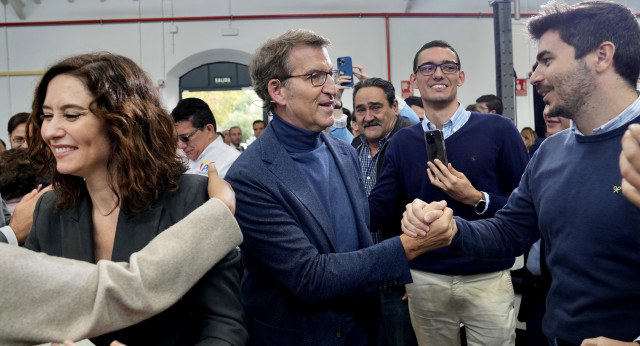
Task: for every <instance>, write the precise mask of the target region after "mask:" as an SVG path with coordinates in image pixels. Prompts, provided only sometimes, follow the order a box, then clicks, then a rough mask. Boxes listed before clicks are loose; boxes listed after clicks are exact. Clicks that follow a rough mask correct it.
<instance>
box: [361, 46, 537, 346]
mask: <svg viewBox="0 0 640 346" xmlns="http://www.w3.org/2000/svg"><path fill="white" fill-rule="evenodd" d="M460 67H461V65H460V58H459V56H458V54H457V53H456V51H455V50H454V48H453V47H452V46H451V45H449V44H448V43H447V42H444V41H431V42H429V43H427V44H425V45H424V46H423V47H422V48H420V50H419V51H418V52H417V53H416V55H415V59H414V64H413V70H414V73H413V74H412V75H411V83H412V85H416V86H417V87H418V89H419V90H420V95H421V98H422V103H423V106H424V114H425V118H424V119H423V121H422V122H421V123H419V124H416V125H413V126H411V127H407V128H404V129H402V130H400V131H398V133H397V134H396V135H395V136H394V138H393V140H392V141H391V142H390V143H389V145H388V148H387V151H386V155H385V160H384V163H383V166H382V171H381V174H380V175H379V176H378V182H377V184H376V186H375V187H374V188H373V191H371V194H370V195H369V205H370V208H371V229H372V232H373V231H380V232H381V233H382V235H383V238H388V237H392V236H396V235H397V234H398V233H401V229H400V220H401V219H402V212H403V211H404V206H405V205H406V204H407V203H411V202H412V201H413V200H414V199H415V198H420V199H423V200H426V201H438V200H442V199H444V200H445V201H447V205H448V206H449V207H450V208H451V209H453V210H454V212H455V213H456V214H457V215H459V216H461V217H463V218H466V219H469V220H475V219H480V218H485V217H490V216H493V214H494V213H495V212H496V211H498V210H499V209H500V208H501V207H502V206H503V205H504V204H505V203H506V201H507V198H508V196H509V194H510V193H511V191H512V190H513V189H514V188H515V187H516V186H518V182H519V181H520V176H521V175H522V173H523V172H524V169H525V166H526V164H527V162H528V159H529V156H528V155H527V150H526V148H525V146H524V143H523V142H522V138H521V137H520V133H519V132H518V130H517V129H516V127H515V126H514V124H513V122H512V121H511V120H510V119H508V118H505V117H502V116H498V115H494V114H480V113H477V112H469V111H466V110H464V108H463V107H462V106H461V105H460V103H459V102H458V96H457V92H458V87H460V86H462V85H463V83H464V80H465V74H464V72H463V71H462V70H461V68H460ZM436 129H438V130H441V131H442V133H443V137H444V139H445V147H446V153H447V158H448V161H449V164H448V165H444V164H443V163H442V162H440V161H439V160H435V162H428V156H427V151H426V146H425V132H426V131H431V130H436ZM407 148H412V150H407ZM513 262H514V258H513V257H510V258H506V259H499V260H478V259H475V258H472V257H468V256H464V255H461V254H459V253H455V252H453V251H451V250H449V249H446V248H445V249H439V250H436V251H431V252H429V253H427V254H424V255H422V256H420V257H418V258H417V259H415V260H414V261H412V262H411V263H410V267H411V275H412V277H413V283H412V284H408V285H406V290H407V293H408V296H409V311H410V315H411V321H412V324H413V328H414V330H415V332H416V337H417V339H418V342H419V343H420V344H421V345H459V344H460V323H464V325H465V326H466V332H467V333H466V335H467V340H468V343H469V344H473V345H513V343H514V341H515V315H514V309H513V299H514V293H513V287H512V284H511V277H510V274H509V268H510V267H511V266H512V265H513Z"/></svg>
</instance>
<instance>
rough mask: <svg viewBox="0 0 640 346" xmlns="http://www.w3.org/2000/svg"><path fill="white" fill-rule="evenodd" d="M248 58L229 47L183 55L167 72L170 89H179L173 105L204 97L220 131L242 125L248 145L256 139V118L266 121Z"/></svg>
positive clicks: (243, 135) (243, 141)
mask: <svg viewBox="0 0 640 346" xmlns="http://www.w3.org/2000/svg"><path fill="white" fill-rule="evenodd" d="M249 59H250V55H249V54H247V53H245V52H241V51H235V50H229V49H216V50H212V51H207V52H201V53H198V54H196V55H194V56H191V57H189V58H187V59H184V60H183V61H181V62H180V63H179V64H177V65H176V66H175V67H174V68H173V69H172V70H171V71H169V73H168V74H167V91H168V92H169V91H170V90H176V89H177V90H176V91H177V96H178V97H177V98H176V99H175V102H173V104H174V106H175V104H177V102H178V101H179V100H181V99H183V98H187V97H197V98H200V99H202V100H204V101H205V102H207V103H208V104H209V106H210V107H211V110H212V111H213V114H214V116H215V118H216V125H217V131H218V132H223V131H224V130H225V129H228V128H230V127H232V126H239V127H240V128H241V130H242V138H243V139H242V143H243V145H245V146H246V145H248V144H249V143H251V142H252V141H253V140H254V139H255V137H254V136H253V126H252V125H253V122H254V121H255V120H263V121H266V119H265V114H264V111H263V109H262V100H260V98H259V97H258V96H257V95H256V94H255V92H253V89H252V88H251V78H250V77H249V69H248V66H247V65H248V62H249ZM212 60H214V61H212ZM169 101H172V100H169ZM170 103H172V102H170Z"/></svg>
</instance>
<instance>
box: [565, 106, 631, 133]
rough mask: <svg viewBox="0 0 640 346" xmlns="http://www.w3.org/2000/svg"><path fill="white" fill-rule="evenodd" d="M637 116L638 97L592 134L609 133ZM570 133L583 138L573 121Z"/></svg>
mask: <svg viewBox="0 0 640 346" xmlns="http://www.w3.org/2000/svg"><path fill="white" fill-rule="evenodd" d="M638 114H640V97H638V98H637V99H636V100H635V101H633V103H632V104H630V105H629V107H627V108H626V109H625V110H624V111H622V113H620V114H618V116H616V117H615V118H613V119H611V120H609V121H608V122H607V123H606V124H604V125H602V126H600V127H598V128H596V129H593V134H594V135H599V134H603V133H607V132H609V131H613V130H615V129H617V128H619V127H620V126H622V125H624V124H626V123H628V122H630V121H631V120H633V119H635V118H636V117H637V116H638ZM571 131H573V132H574V133H575V134H577V135H581V136H584V134H583V133H582V132H580V130H578V127H577V126H576V124H575V123H574V122H573V120H571Z"/></svg>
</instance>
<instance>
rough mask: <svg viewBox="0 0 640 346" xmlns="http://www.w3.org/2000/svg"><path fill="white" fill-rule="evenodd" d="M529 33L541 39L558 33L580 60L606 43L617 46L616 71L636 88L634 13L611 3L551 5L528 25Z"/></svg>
mask: <svg viewBox="0 0 640 346" xmlns="http://www.w3.org/2000/svg"><path fill="white" fill-rule="evenodd" d="M527 29H528V30H529V34H530V35H531V36H532V37H533V38H534V39H536V40H539V39H540V37H542V35H544V33H545V32H547V31H549V30H557V31H558V32H559V34H560V38H561V39H562V41H564V42H565V43H567V44H568V45H570V46H572V47H573V48H574V49H575V59H580V58H582V57H583V56H585V55H587V54H588V53H590V52H593V50H594V49H596V48H598V46H600V44H601V43H602V42H605V41H610V42H612V43H613V44H614V45H615V46H616V50H615V53H614V55H613V65H614V67H615V69H616V72H618V74H619V75H620V76H621V77H622V78H623V79H624V80H625V81H626V82H627V83H628V84H629V86H631V87H632V88H635V87H636V83H637V82H638V75H640V59H639V58H638V57H640V26H639V25H638V21H637V20H636V17H635V16H634V15H633V12H631V10H630V9H629V8H627V7H625V6H623V5H621V4H617V3H614V2H610V1H584V2H581V3H578V4H574V5H567V4H564V3H560V2H555V1H554V2H550V3H548V4H546V5H542V6H541V7H540V14H539V15H537V16H535V17H533V18H531V19H530V20H529V22H528V23H527Z"/></svg>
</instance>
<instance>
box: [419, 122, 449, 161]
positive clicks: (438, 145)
mask: <svg viewBox="0 0 640 346" xmlns="http://www.w3.org/2000/svg"><path fill="white" fill-rule="evenodd" d="M424 141H425V144H426V146H427V157H428V158H429V161H431V162H434V161H433V160H435V159H438V160H440V161H441V162H442V163H443V164H444V165H445V166H446V165H448V164H449V161H448V160H447V148H446V147H445V146H444V136H443V135H442V131H440V130H430V131H427V132H425V133H424Z"/></svg>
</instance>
